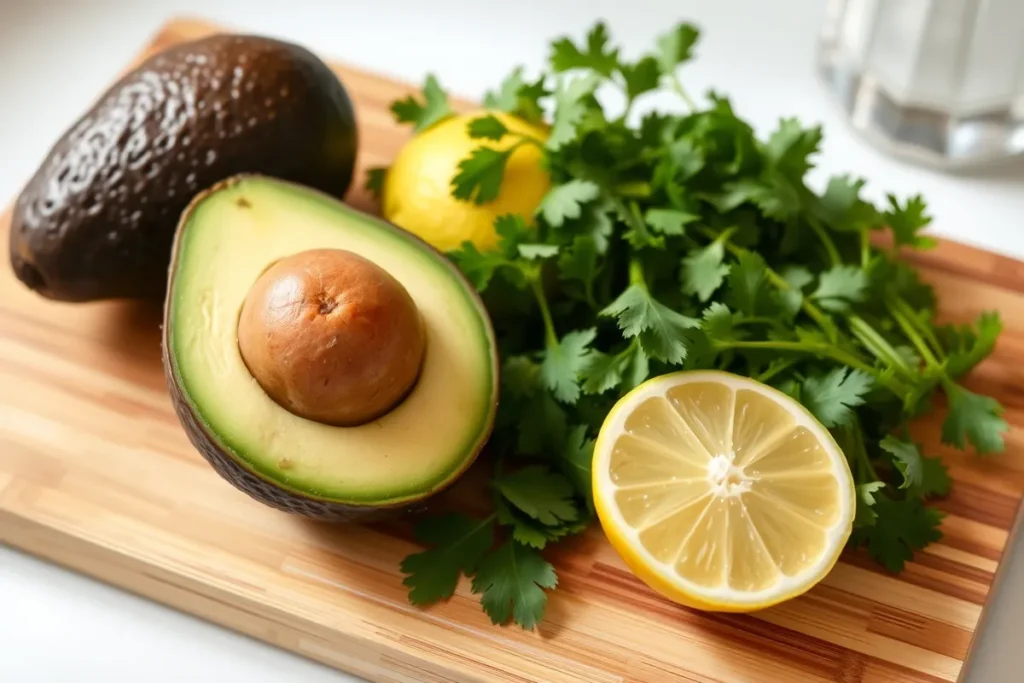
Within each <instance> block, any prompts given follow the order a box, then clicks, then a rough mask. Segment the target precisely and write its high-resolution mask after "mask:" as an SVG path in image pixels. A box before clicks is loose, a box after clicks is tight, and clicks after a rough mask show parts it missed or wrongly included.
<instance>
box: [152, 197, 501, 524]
mask: <svg viewBox="0 0 1024 683" xmlns="http://www.w3.org/2000/svg"><path fill="white" fill-rule="evenodd" d="M180 230H181V232H180V234H179V238H178V240H179V243H178V247H177V252H176V254H177V256H176V259H175V262H174V265H173V271H174V272H173V273H172V280H171V282H172V285H171V290H170V292H169V295H168V316H167V320H168V325H169V330H168V345H169V352H170V356H171V358H172V359H173V365H174V368H175V371H176V375H177V377H176V379H177V381H178V383H179V385H180V386H181V389H182V391H183V392H184V394H185V396H186V399H187V400H188V401H189V402H190V403H191V405H192V407H193V409H194V410H195V412H196V414H197V415H198V416H199V419H200V420H201V421H202V422H203V423H204V425H205V427H206V428H207V431H208V432H209V433H210V434H211V435H212V436H213V437H214V438H215V439H216V440H217V442H218V445H220V446H221V447H222V448H223V449H224V450H225V452H226V453H227V454H228V455H229V456H230V457H232V458H234V459H235V460H236V461H237V462H239V463H240V464H242V465H243V466H244V467H247V468H248V469H250V470H252V471H254V472H256V473H257V474H259V475H261V476H262V477H263V478H264V479H270V480H273V481H274V482H275V483H278V484H279V485H281V486H282V487H283V488H285V489H290V490H293V491H297V492H299V493H302V494H303V495H307V496H313V497H317V498H321V499H324V500H329V501H337V502H340V503H351V504H393V503H399V502H402V501H404V500H411V499H418V498H421V497H423V496H424V495H426V494H428V493H430V492H432V491H434V490H436V489H437V488H440V487H442V486H443V485H445V484H446V483H448V482H449V481H450V480H451V479H452V478H453V477H455V476H457V475H458V474H459V473H460V472H461V471H462V470H463V469H464V467H465V464H466V462H467V460H468V459H470V458H472V457H473V456H475V454H476V453H477V451H478V450H479V448H480V446H481V445H482V442H483V441H484V440H485V439H486V438H487V435H488V434H489V431H490V425H491V422H492V420H493V415H494V409H495V387H496V383H497V364H496V360H495V355H494V348H495V347H494V339H493V332H492V330H491V328H490V325H489V323H488V321H487V319H486V314H485V313H484V311H483V309H482V307H480V305H479V303H478V300H477V299H476V298H475V296H474V295H473V293H472V292H471V291H470V290H469V289H468V285H467V284H466V283H465V281H464V280H462V279H461V278H460V277H459V275H458V273H457V271H456V270H455V267H454V266H453V265H452V264H451V263H450V262H448V261H447V260H446V259H444V258H443V257H442V256H441V255H440V254H438V253H437V252H436V251H432V250H429V249H428V248H427V247H426V246H425V245H424V244H423V243H421V242H419V241H417V240H415V238H412V237H411V236H410V235H408V234H407V233H405V232H403V231H400V230H398V229H397V228H395V227H394V226H392V225H390V224H387V223H385V222H383V221H380V220H379V219H377V218H375V217H373V216H370V215H368V214H365V213H362V212H359V211H357V210H355V209H353V208H351V207H348V206H346V205H343V204H341V203H340V202H337V201H336V200H333V199H331V198H328V197H325V196H324V195H321V194H319V193H317V192H315V191H313V190H309V189H306V188H303V187H301V186H297V185H292V184H287V183H282V182H279V181H276V180H272V179H268V178H262V177H247V178H245V179H243V180H240V181H237V182H234V183H231V184H228V185H226V186H224V187H222V188H220V189H218V190H216V191H215V192H213V193H211V194H209V195H208V196H206V197H205V198H204V199H202V200H199V201H198V202H197V203H196V204H195V206H194V210H193V211H192V213H191V214H190V216H189V217H188V218H187V219H186V221H185V222H184V224H183V225H182V226H181V228H180ZM313 248H339V249H347V250H350V251H353V252H355V253H357V254H360V255H362V256H364V257H366V258H368V259H370V260H372V261H374V262H375V263H377V264H378V265H379V266H381V267H382V268H384V269H385V270H387V271H388V272H389V273H391V275H393V276H394V277H395V278H397V279H398V280H399V281H400V282H401V283H402V284H403V285H404V286H405V288H406V289H407V290H408V292H409V293H410V294H411V295H412V297H413V299H414V300H415V302H416V305H417V307H418V309H419V312H420V314H421V315H422V317H423V321H424V325H425V329H426V335H427V337H426V354H425V357H424V362H423V366H422V369H421V374H420V377H419V379H418V380H417V382H416V384H415V386H414V388H413V389H412V391H411V392H410V393H409V395H408V396H407V397H406V398H405V399H404V400H403V401H402V402H401V403H399V404H398V405H397V407H395V408H394V409H393V410H391V411H390V412H388V413H387V414H385V415H384V416H382V417H380V418H378V419H376V420H374V421H372V422H369V423H367V424H364V425H360V426H357V427H336V426H330V425H325V424H321V423H317V422H313V421H310V420H307V419H304V418H301V417H298V416H296V415H294V414H292V413H290V412H288V411H287V410H285V409H284V408H282V407H280V406H279V405H278V404H277V403H275V402H274V401H273V400H272V399H271V398H270V397H269V396H268V395H267V394H266V393H265V392H264V391H263V389H262V388H261V387H260V386H259V384H258V383H257V382H256V380H255V379H253V377H252V375H251V374H250V373H249V371H248V369H247V368H246V366H245V364H244V363H243V362H242V357H241V355H240V353H239V350H238V341H237V323H238V316H239V312H240V310H241V307H242V303H243V301H244V299H245V296H246V294H247V293H248V291H249V288H250V287H251V286H252V284H253V283H254V282H255V281H256V279H257V277H258V276H259V275H260V274H261V273H262V272H263V270H264V269H266V268H267V267H268V266H269V265H270V264H271V263H273V262H274V261H275V260H277V259H279V258H281V257H283V256H286V255H289V254H293V253H296V252H300V251H304V250H307V249H313Z"/></svg>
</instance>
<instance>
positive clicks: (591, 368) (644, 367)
mask: <svg viewBox="0 0 1024 683" xmlns="http://www.w3.org/2000/svg"><path fill="white" fill-rule="evenodd" d="M648 371H649V368H648V363H647V355H646V354H645V353H644V351H643V349H642V348H641V347H640V344H639V343H638V342H634V343H632V344H630V345H629V346H627V347H626V348H625V349H623V350H622V351H620V352H619V353H617V354H614V355H609V354H605V353H602V352H600V351H593V352H591V354H590V355H589V356H588V357H587V362H586V364H585V365H584V367H583V369H582V371H581V372H580V378H581V379H582V380H583V385H582V389H583V393H585V394H603V393H604V392H606V391H608V390H609V389H614V388H615V387H618V386H620V385H621V387H622V389H623V391H628V390H629V389H632V388H633V387H635V386H637V385H638V384H640V383H641V382H643V381H644V380H645V379H647V374H648Z"/></svg>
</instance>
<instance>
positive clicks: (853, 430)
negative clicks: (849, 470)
mask: <svg viewBox="0 0 1024 683" xmlns="http://www.w3.org/2000/svg"><path fill="white" fill-rule="evenodd" d="M844 429H845V431H846V433H847V435H848V436H849V438H850V440H851V441H852V442H853V450H854V454H853V455H854V457H855V458H856V462H855V463H854V466H855V467H856V468H857V473H858V474H859V475H860V476H859V477H857V479H860V480H865V479H866V480H867V481H869V482H870V481H881V480H880V479H879V478H878V472H876V471H875V466H874V465H873V464H872V463H871V458H870V457H868V449H867V447H866V446H865V445H864V430H863V429H862V428H861V426H860V420H859V419H857V417H856V415H854V418H853V424H850V425H847V426H846V427H845V428H844Z"/></svg>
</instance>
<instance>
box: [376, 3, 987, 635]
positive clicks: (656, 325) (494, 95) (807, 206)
mask: <svg viewBox="0 0 1024 683" xmlns="http://www.w3.org/2000/svg"><path fill="white" fill-rule="evenodd" d="M699 35H700V34H699V31H698V29H697V28H696V27H695V26H693V25H691V24H688V23H682V24H680V25H678V26H676V27H675V28H673V29H672V30H671V31H669V32H667V33H665V34H664V35H662V36H660V37H658V39H657V41H656V46H655V48H654V50H653V51H651V52H650V53H649V54H645V55H642V56H640V58H639V59H637V60H636V61H629V60H626V59H624V58H623V56H622V55H621V52H620V50H619V49H618V48H616V47H613V46H612V45H611V44H610V39H609V35H608V31H607V28H606V27H605V25H604V24H603V23H598V24H596V25H595V26H594V27H593V28H592V29H591V30H590V31H589V33H588V34H587V35H586V37H585V40H584V42H582V43H579V44H577V43H576V42H574V41H573V40H572V39H570V38H568V37H562V38H559V39H558V40H556V41H555V42H554V43H552V45H551V52H550V56H549V59H548V64H549V69H548V71H547V72H546V73H543V74H541V75H540V76H539V77H538V78H537V79H536V80H533V81H529V80H525V79H524V77H523V69H522V68H517V69H515V70H514V71H513V72H512V73H511V74H510V75H509V76H508V77H507V78H506V79H505V80H504V81H503V82H502V83H501V85H500V86H499V87H498V89H497V90H495V91H494V92H491V93H488V95H487V97H486V98H485V105H486V106H487V107H489V108H490V109H491V110H494V111H504V112H507V113H510V114H513V115H516V116H520V117H522V118H524V119H526V120H529V121H533V122H538V121H546V122H547V123H548V125H549V126H550V136H549V137H548V139H547V140H544V141H541V140H538V139H534V138H530V137H526V136H520V137H518V139H517V140H516V141H515V144H514V146H513V147H512V149H516V148H518V146H521V145H536V146H537V147H539V148H540V149H541V150H542V151H543V155H544V166H545V168H546V169H548V172H549V173H550V176H551V180H552V183H553V186H552V189H551V191H550V192H549V193H548V195H547V196H546V197H545V198H544V200H543V202H542V203H541V205H540V207H539V208H538V210H537V212H536V215H535V216H517V215H506V216H502V217H500V218H499V219H498V220H497V221H496V224H495V228H496V230H497V233H498V235H499V236H500V241H499V244H498V246H497V248H496V249H495V250H493V251H488V252H481V251H479V250H478V249H476V248H475V247H474V246H473V245H472V244H470V243H466V244H465V245H464V246H463V247H462V248H461V249H459V250H457V251H455V252H452V253H450V254H449V257H450V258H451V259H452V260H453V261H454V262H455V263H456V264H457V265H458V266H459V268H460V269H461V270H462V271H463V272H464V273H465V274H466V275H467V277H468V278H469V279H470V281H471V282H472V283H473V284H474V285H475V286H476V287H477V288H478V289H479V290H480V291H481V292H482V293H483V296H484V299H485V302H486V303H487V305H488V309H489V311H490V313H491V316H492V319H493V322H494V325H495V328H496V331H497V334H498V339H499V346H500V354H501V361H502V377H503V379H502V388H501V403H500V408H499V416H498V420H497V423H496V427H495V432H494V436H493V438H492V444H494V445H495V448H496V449H497V450H499V451H500V453H499V459H498V467H497V469H496V472H495V475H494V479H493V482H492V488H493V493H494V512H493V514H491V515H490V516H488V517H486V518H483V519H474V518H471V517H469V516H466V515H461V514H457V515H449V516H446V517H443V518H440V519H437V518H428V519H424V520H422V521H421V522H420V523H419V524H418V525H417V527H416V529H415V532H416V536H417V538H418V539H419V540H420V541H422V542H423V543H424V544H426V545H427V546H428V548H427V549H426V550H424V551H423V552H420V553H417V554H415V555H412V556H410V557H409V558H407V559H406V560H405V562H404V563H403V565H402V569H403V571H404V572H405V573H406V574H407V578H406V581H405V583H406V584H407V585H408V586H409V588H410V599H411V600H412V602H414V603H416V604H425V603H429V602H433V601H436V600H440V599H444V598H447V597H449V596H450V595H451V594H452V593H453V591H454V590H455V585H456V582H457V580H458V578H459V577H460V576H461V575H463V574H465V575H467V576H471V577H472V579H473V580H472V590H473V591H474V592H476V593H479V594H480V596H481V603H482V605H483V609H484V611H485V612H487V614H488V615H490V617H491V619H492V620H493V621H495V622H496V623H504V622H506V621H508V620H509V619H511V620H512V621H514V622H515V623H517V624H519V625H521V626H522V627H524V628H532V627H533V626H534V625H535V624H536V623H538V622H539V621H540V620H541V619H542V617H543V613H544V608H545V605H546V600H547V598H546V594H545V592H544V589H551V588H554V587H555V585H556V583H557V577H556V575H555V571H554V568H553V567H552V565H551V564H549V563H548V562H547V561H546V560H545V559H544V558H543V556H542V555H541V553H540V551H541V550H543V549H544V548H545V547H546V546H547V545H548V544H551V543H554V542H556V541H558V540H559V539H561V538H563V537H565V536H568V535H571V534H575V533H578V532H579V531H581V530H582V529H584V528H585V527H586V526H587V524H588V522H589V521H590V520H591V518H592V514H593V512H592V510H593V508H592V501H591V491H590V458H591V454H592V451H593V439H594V437H595V435H596V433H597V430H598V429H599V427H600V425H601V423H602V421H603V419H604V416H605V415H606V414H607V412H608V410H609V408H610V407H611V406H612V404H613V403H614V402H615V401H616V400H617V399H618V398H619V397H620V396H622V395H623V394H624V393H625V392H627V391H629V390H630V389H631V388H633V387H635V386H636V385H638V384H639V383H640V382H642V381H643V380H645V379H646V378H648V377H651V376H653V375H657V374H660V373H663V372H667V371H672V370H678V369H703V368H715V369H720V370H727V371H730V372H735V373H740V374H743V375H746V376H750V377H753V378H756V379H758V380H760V381H762V382H766V383H768V384H770V385H772V386H775V387H777V388H779V389H781V390H782V391H784V392H786V393H787V394H789V395H791V396H793V397H795V398H796V399H797V400H799V401H800V402H801V403H802V404H803V405H804V406H806V407H807V408H808V409H809V410H810V411H812V412H813V414H814V415H815V416H816V417H817V418H818V419H819V420H820V421H821V422H822V424H824V425H825V426H826V427H827V428H829V429H830V430H831V431H832V433H833V434H834V436H835V437H836V439H837V442H838V443H839V444H840V446H841V447H842V449H843V451H844V453H845V454H846V457H847V458H848V460H849V463H850V467H851V470H852V472H853V474H854V477H855V480H856V484H857V493H858V501H857V517H856V522H855V530H854V534H853V536H852V538H851V540H850V544H851V545H852V546H863V547H864V548H866V549H867V552H868V553H869V554H870V556H871V557H873V558H874V559H876V560H877V561H878V562H879V563H881V564H882V565H884V566H885V567H886V568H887V569H889V570H891V571H894V572H898V571H900V570H901V569H902V568H903V565H904V563H905V562H906V561H908V560H910V559H911V558H912V557H913V554H914V552H915V551H917V550H919V549H921V548H923V547H925V546H926V545H928V544H929V543H932V542H934V541H936V540H938V539H939V538H940V536H941V533H940V531H939V529H938V526H939V523H940V521H941V518H942V515H941V514H940V513H939V512H938V511H937V510H935V509H933V508H931V507H928V506H927V505H926V504H925V502H926V501H927V499H928V498H930V497H932V496H936V495H943V494H945V493H946V492H947V491H948V489H949V487H950V478H949V475H948V473H947V471H946V468H945V466H944V465H943V464H942V462H941V461H940V460H939V459H938V458H937V457H933V456H927V455H924V454H923V453H922V452H921V447H920V445H919V444H917V443H915V442H913V441H912V440H911V439H910V437H909V431H908V424H909V422H910V421H911V420H912V419H914V418H915V417H918V416H920V415H921V414H923V413H924V412H926V411H927V410H928V409H929V408H930V406H931V403H932V398H933V395H934V394H935V393H936V392H937V391H941V392H943V393H944V394H945V396H946V398H947V400H948V404H949V412H948V416H947V417H946V418H945V421H944V422H943V425H942V441H943V442H944V443H946V444H949V445H951V446H954V447H956V448H960V449H966V448H973V449H974V450H975V451H977V452H978V453H981V454H985V453H993V452H997V451H1000V450H1002V448H1003V434H1004V432H1006V430H1007V425H1006V422H1005V421H1004V420H1003V418H1002V417H1001V415H1002V407H1001V406H1000V405H999V404H998V403H997V402H996V401H995V400H994V399H992V398H990V397H987V396H980V395H978V394H975V393H972V392H971V391H969V390H968V389H966V388H964V387H963V386H962V385H961V384H960V383H959V379H960V378H961V377H962V376H963V375H964V374H965V373H967V372H969V371H970V370H971V369H972V368H973V367H974V366H975V365H977V364H978V363H979V362H980V361H982V360H983V359H984V358H985V357H986V356H987V355H988V354H989V353H991V351H992V349H993V346H994V345H995V342H996V339H997V337H998V336H999V334H1000V331H1001V327H1002V326H1001V322H1000V319H999V316H998V314H997V313H995V312H986V313H984V314H983V315H982V316H981V317H980V318H979V319H978V321H977V322H976V323H975V324H973V325H957V326H938V325H937V324H936V322H935V312H936V302H935V297H934V293H933V291H932V289H931V288H930V287H929V286H927V285H926V284H925V283H923V282H922V281H921V280H920V279H919V277H918V275H917V273H916V272H915V270H914V269H913V268H912V267H911V266H909V265H907V264H906V263H905V262H903V261H900V260H898V258H897V257H898V250H899V249H928V248H930V247H932V246H933V245H934V244H935V242H934V241H933V240H932V239H931V238H929V237H927V236H926V235H924V234H923V233H922V230H923V229H924V228H925V227H926V226H927V225H928V224H929V222H930V220H931V219H930V217H929V216H928V214H927V211H926V207H925V203H924V201H923V199H922V198H921V197H918V196H913V197H909V198H906V199H899V198H897V197H895V196H892V195H890V196H888V198H887V199H888V201H887V203H885V204H884V205H882V206H877V205H875V204H874V203H872V202H870V201H868V200H867V199H865V198H864V197H863V196H862V190H863V187H864V185H865V181H864V180H861V179H856V178H851V177H849V176H842V175H840V176H834V177H832V178H831V179H830V180H829V181H828V183H827V186H826V187H825V189H824V190H823V191H821V192H816V191H814V190H812V189H811V188H810V187H809V186H808V185H807V184H806V182H805V176H806V174H807V172H808V171H809V170H810V169H811V168H812V167H813V157H814V156H815V154H816V153H817V151H818V147H819V144H820V142H821V138H822V132H821V129H820V128H819V127H813V126H812V127H804V126H803V125H801V123H800V122H799V121H797V120H796V119H792V118H789V119H783V120H781V121H780V122H779V125H778V127H777V128H776V130H775V131H774V132H773V133H771V135H769V136H768V137H767V139H760V138H758V137H757V136H756V135H755V133H754V131H753V129H752V128H751V126H750V125H749V124H748V123H746V122H745V121H744V120H743V119H741V118H740V117H739V116H738V115H737V114H736V113H735V111H734V110H733V108H732V105H731V104H730V102H729V100H728V99H727V98H726V97H724V96H722V95H720V94H717V93H713V92H712V93H708V94H707V96H706V99H705V100H703V101H698V100H697V99H696V98H694V97H692V96H691V95H690V94H689V93H688V92H687V91H686V89H685V88H684V87H683V82H682V80H681V79H680V77H679V71H680V67H681V66H682V65H683V64H685V63H686V62H688V61H689V60H690V59H691V58H692V57H693V54H694V48H695V47H696V45H697V42H698V39H699ZM602 88H613V89H618V90H619V91H621V96H622V98H624V101H625V104H624V106H623V107H622V108H621V109H620V110H619V111H617V112H614V113H613V112H610V111H609V110H608V109H607V108H606V107H605V106H604V105H603V104H602V103H601V101H600V98H599V97H598V95H599V93H600V91H601V89H602ZM663 89H667V90H670V91H672V92H674V93H676V95H678V98H679V101H680V105H681V106H680V108H681V109H683V110H684V113H665V112H653V113H649V114H646V115H645V116H643V117H642V119H641V120H640V121H639V122H638V123H633V122H632V121H631V114H632V112H633V111H634V105H635V104H636V103H637V102H638V101H639V100H640V99H641V98H642V97H643V96H644V95H645V94H647V93H650V92H653V91H656V90H663ZM394 111H395V113H396V115H397V117H398V119H399V121H404V122H408V123H411V124H413V125H414V127H415V128H416V130H423V129H425V128H428V127H429V126H430V125H433V124H434V123H436V122H437V121H438V120H441V119H443V118H446V117H447V116H450V115H451V108H450V107H449V106H448V104H447V100H446V97H445V96H444V94H443V91H442V90H441V87H440V85H439V84H438V82H437V80H436V79H435V78H434V77H430V78H429V79H428V80H427V84H426V88H425V89H424V99H423V102H422V103H421V102H418V101H417V100H415V99H414V98H411V97H410V98H406V99H405V100H403V101H401V102H399V103H396V105H395V107H394ZM545 111H550V112H551V114H550V116H548V117H545V115H544V112H545ZM468 134H469V135H470V136H471V137H472V138H475V139H478V140H480V146H479V147H478V148H477V149H475V150H474V151H473V152H472V154H471V155H470V156H469V157H467V158H466V159H465V160H463V162H462V164H461V165H460V168H459V171H458V173H457V174H456V175H455V176H454V177H453V178H452V180H451V191H452V195H453V196H454V197H455V198H457V199H459V200H460V201H466V202H476V203H486V202H488V201H490V200H492V199H493V198H494V197H496V196H497V195H498V193H499V191H500V190H501V186H502V182H503V171H504V167H505V164H506V162H507V161H508V159H509V156H510V155H511V154H512V152H511V151H510V150H508V149H506V150H505V151H496V150H495V149H493V148H492V147H490V146H488V144H487V143H488V142H490V141H500V140H502V139H503V138H504V137H505V136H508V135H512V133H510V132H509V130H508V129H507V128H506V127H505V126H504V125H503V124H502V123H501V122H500V121H499V119H498V118H497V117H495V116H492V115H483V116H481V117H479V118H476V119H474V120H472V121H471V122H470V123H469V125H468ZM382 173H383V169H375V170H374V171H373V172H371V175H370V176H369V181H370V183H371V185H375V186H377V187H379V184H380V182H381V179H382ZM882 233H888V238H889V242H890V243H891V245H892V246H891V247H885V248H883V247H879V246H876V242H877V240H874V239H873V236H874V235H876V234H882Z"/></svg>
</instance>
